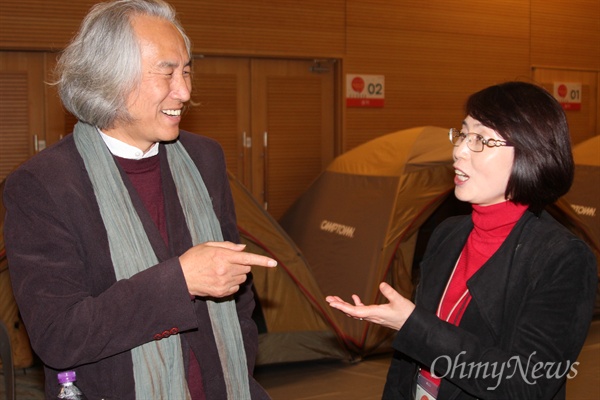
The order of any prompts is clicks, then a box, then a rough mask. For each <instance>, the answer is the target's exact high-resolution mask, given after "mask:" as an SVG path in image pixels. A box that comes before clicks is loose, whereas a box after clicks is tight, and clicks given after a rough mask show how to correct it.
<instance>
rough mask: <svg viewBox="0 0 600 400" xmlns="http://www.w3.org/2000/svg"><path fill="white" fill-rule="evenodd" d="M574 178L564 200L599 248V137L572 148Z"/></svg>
mask: <svg viewBox="0 0 600 400" xmlns="http://www.w3.org/2000/svg"><path fill="white" fill-rule="evenodd" d="M573 159H574V160H575V177H574V180H573V186H572V187H571V190H569V193H567V194H566V195H565V200H566V201H567V202H568V203H569V204H570V205H571V207H572V208H573V210H574V211H575V213H576V214H577V215H578V216H579V218H581V220H582V221H583V222H584V223H585V225H586V226H587V227H589V229H590V231H591V234H592V238H593V240H595V242H596V245H597V247H599V248H600V214H598V209H600V136H594V137H592V138H591V139H588V140H586V141H584V142H581V143H579V144H578V145H576V146H574V147H573Z"/></svg>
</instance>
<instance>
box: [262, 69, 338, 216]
mask: <svg viewBox="0 0 600 400" xmlns="http://www.w3.org/2000/svg"><path fill="white" fill-rule="evenodd" d="M333 76H334V71H333V68H331V67H329V68H320V69H319V70H318V71H315V68H314V62H313V61H312V60H310V61H309V60H305V61H301V60H269V59H256V60H252V91H251V93H252V97H251V104H252V107H253V108H252V141H253V143H254V144H255V145H254V146H253V148H252V153H253V159H254V160H256V161H257V162H254V163H253V165H252V176H253V180H252V187H251V189H252V193H253V194H254V196H255V197H256V198H257V199H259V201H261V202H262V203H263V204H264V205H265V208H266V209H267V210H268V211H269V213H271V215H273V216H274V217H275V218H279V217H280V216H281V215H282V214H283V213H284V212H285V211H286V210H287V209H288V208H289V207H290V206H291V205H292V203H293V202H294V200H296V198H297V197H298V196H299V195H300V194H302V193H303V192H304V191H305V190H306V189H307V188H308V186H309V185H310V183H311V182H312V181H313V180H314V179H315V178H316V177H317V176H318V175H319V173H320V172H321V171H322V170H323V169H324V168H325V167H326V166H327V165H328V164H329V162H330V161H331V160H332V159H333V156H334V136H335V135H334V105H333V104H334V101H333V98H334V85H333V82H334V78H333ZM256 144H260V145H259V146H257V145H256Z"/></svg>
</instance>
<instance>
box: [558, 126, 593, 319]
mask: <svg viewBox="0 0 600 400" xmlns="http://www.w3.org/2000/svg"><path fill="white" fill-rule="evenodd" d="M573 159H574V161H575V176H574V179H573V186H571V189H570V190H569V192H568V193H567V194H566V195H565V196H564V197H563V198H562V199H561V200H560V201H559V202H557V204H556V206H557V207H558V209H560V210H561V211H562V213H563V215H562V216H561V215H555V217H557V219H559V220H560V221H561V222H563V224H565V225H567V226H568V227H569V228H571V230H573V231H574V232H575V233H577V234H578V235H579V236H581V237H582V238H584V239H585V240H586V241H587V242H588V243H589V244H590V246H591V247H592V249H593V250H594V251H595V253H596V260H597V263H598V276H599V277H600V215H599V214H598V209H599V208H600V136H594V137H592V138H590V139H588V140H585V141H583V142H581V143H579V144H578V145H576V146H574V147H573ZM564 216H568V220H569V221H565V220H564V218H561V217H564ZM594 314H595V315H600V283H599V284H598V291H597V296H596V306H595V309H594Z"/></svg>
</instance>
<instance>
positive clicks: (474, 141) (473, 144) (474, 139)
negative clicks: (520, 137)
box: [448, 128, 512, 153]
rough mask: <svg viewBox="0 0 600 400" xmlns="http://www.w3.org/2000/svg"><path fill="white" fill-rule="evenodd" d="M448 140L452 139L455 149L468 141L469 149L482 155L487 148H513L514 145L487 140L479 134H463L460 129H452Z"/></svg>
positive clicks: (496, 140)
mask: <svg viewBox="0 0 600 400" xmlns="http://www.w3.org/2000/svg"><path fill="white" fill-rule="evenodd" d="M448 138H449V139H450V143H452V145H453V146H454V147H458V146H460V145H461V144H462V142H464V141H465V139H466V140H467V147H468V148H469V150H471V151H474V152H475V153H481V152H482V151H483V149H485V146H487V147H501V146H508V147H512V145H511V144H510V143H509V142H507V141H506V140H498V139H492V138H489V139H486V138H484V137H483V136H481V135H480V134H478V133H472V132H471V133H463V132H461V131H460V130H458V129H454V128H452V129H450V131H449V132H448Z"/></svg>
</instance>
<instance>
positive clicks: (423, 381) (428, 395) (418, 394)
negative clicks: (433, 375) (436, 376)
mask: <svg viewBox="0 0 600 400" xmlns="http://www.w3.org/2000/svg"><path fill="white" fill-rule="evenodd" d="M439 389H440V387H439V386H437V385H436V384H435V383H433V382H431V381H430V380H429V379H427V378H425V377H424V376H423V375H421V374H419V375H417V388H416V391H415V400H436V399H437V395H438V391H439Z"/></svg>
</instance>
